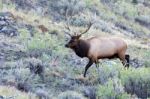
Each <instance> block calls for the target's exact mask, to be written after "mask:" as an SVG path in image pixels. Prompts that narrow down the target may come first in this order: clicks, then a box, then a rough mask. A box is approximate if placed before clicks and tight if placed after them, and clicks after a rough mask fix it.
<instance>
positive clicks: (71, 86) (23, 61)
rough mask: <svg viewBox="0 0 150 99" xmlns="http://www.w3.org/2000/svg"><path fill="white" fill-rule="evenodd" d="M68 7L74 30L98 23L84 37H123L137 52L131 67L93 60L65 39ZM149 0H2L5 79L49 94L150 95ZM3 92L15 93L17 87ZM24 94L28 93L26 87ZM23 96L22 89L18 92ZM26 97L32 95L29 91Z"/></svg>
mask: <svg viewBox="0 0 150 99" xmlns="http://www.w3.org/2000/svg"><path fill="white" fill-rule="evenodd" d="M66 8H68V9H69V15H68V17H70V16H71V15H73V17H72V19H70V24H69V25H70V27H71V29H72V30H73V31H76V32H77V31H78V32H79V31H83V30H84V29H86V27H87V25H88V22H89V20H91V21H94V25H93V26H92V28H91V29H90V31H89V32H88V33H86V34H85V35H84V36H83V37H82V38H83V39H86V38H90V37H92V36H97V35H99V36H107V37H109V36H114V37H116V36H117V37H121V38H123V39H124V40H125V41H126V42H127V44H128V52H127V53H128V54H129V55H130V56H131V62H130V68H129V69H128V70H125V69H124V67H123V66H122V64H121V62H120V61H119V60H107V59H106V60H103V61H101V64H100V67H99V72H98V71H97V69H96V68H95V66H94V65H93V66H92V67H91V68H90V69H89V70H88V73H87V77H86V78H83V76H82V75H83V71H84V66H85V65H86V64H87V59H86V58H84V59H81V58H79V57H77V56H76V55H75V53H74V52H73V51H71V50H69V49H67V48H65V47H64V45H65V44H66V43H67V42H68V40H69V39H70V38H69V37H68V35H66V33H65V32H67V31H66V28H65V25H66V24H67V21H66V20H65V11H66ZM149 59H150V1H149V0H122V1H120V0H0V64H1V65H0V85H1V86H12V87H16V88H17V90H20V91H24V92H26V93H32V94H33V97H34V95H36V96H37V98H38V97H40V98H44V99H68V98H67V97H69V99H76V98H77V99H84V98H85V99H86V98H87V99H131V98H133V99H137V98H142V99H146V98H150V61H149ZM3 90H8V89H7V87H2V89H0V98H1V96H2V97H14V95H13V93H10V94H3ZM20 94H24V93H20ZM18 97H20V96H19V94H18ZM21 97H25V99H26V97H29V96H28V94H27V95H26V94H25V96H24V95H23V96H21Z"/></svg>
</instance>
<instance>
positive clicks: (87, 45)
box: [65, 22, 129, 77]
mask: <svg viewBox="0 0 150 99" xmlns="http://www.w3.org/2000/svg"><path fill="white" fill-rule="evenodd" d="M92 24H93V23H91V22H90V24H89V26H88V28H87V29H86V30H85V31H84V32H82V33H80V34H77V33H76V34H74V35H72V34H70V33H67V34H68V35H69V36H70V37H71V39H70V41H69V42H68V43H67V44H66V45H65V47H67V48H70V49H72V50H73V51H74V52H75V53H76V55H78V56H79V57H81V58H83V57H87V58H88V59H89V62H88V64H87V65H86V67H85V71H84V77H86V72H87V70H88V69H89V67H90V66H92V64H93V63H95V64H96V67H97V66H98V63H99V61H98V60H99V59H105V58H108V59H113V58H119V59H120V61H121V62H122V64H123V65H124V66H125V67H127V68H128V67H129V55H126V54H125V53H126V50H127V44H126V42H124V41H123V40H122V39H121V38H115V37H92V38H89V39H86V40H85V39H81V36H82V35H83V34H85V33H87V32H88V31H89V29H90V28H91V26H92ZM66 28H67V29H68V30H69V31H70V30H71V29H70V27H69V25H68V24H67V26H66Z"/></svg>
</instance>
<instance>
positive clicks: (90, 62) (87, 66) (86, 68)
mask: <svg viewBox="0 0 150 99" xmlns="http://www.w3.org/2000/svg"><path fill="white" fill-rule="evenodd" d="M92 64H93V61H92V60H89V63H88V64H87V65H86V67H85V71H84V77H86V72H87V70H88V69H89V67H90V66H91V65H92Z"/></svg>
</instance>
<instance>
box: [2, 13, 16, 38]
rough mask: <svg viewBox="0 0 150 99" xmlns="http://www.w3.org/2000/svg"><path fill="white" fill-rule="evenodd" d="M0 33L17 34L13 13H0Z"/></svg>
mask: <svg viewBox="0 0 150 99" xmlns="http://www.w3.org/2000/svg"><path fill="white" fill-rule="evenodd" d="M0 34H4V35H7V36H17V35H18V34H19V33H18V31H17V23H16V22H15V18H14V15H13V14H12V13H10V12H1V13H0Z"/></svg>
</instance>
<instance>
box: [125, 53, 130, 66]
mask: <svg viewBox="0 0 150 99" xmlns="http://www.w3.org/2000/svg"><path fill="white" fill-rule="evenodd" d="M125 59H126V62H127V63H126V67H128V68H129V63H130V55H125Z"/></svg>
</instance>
